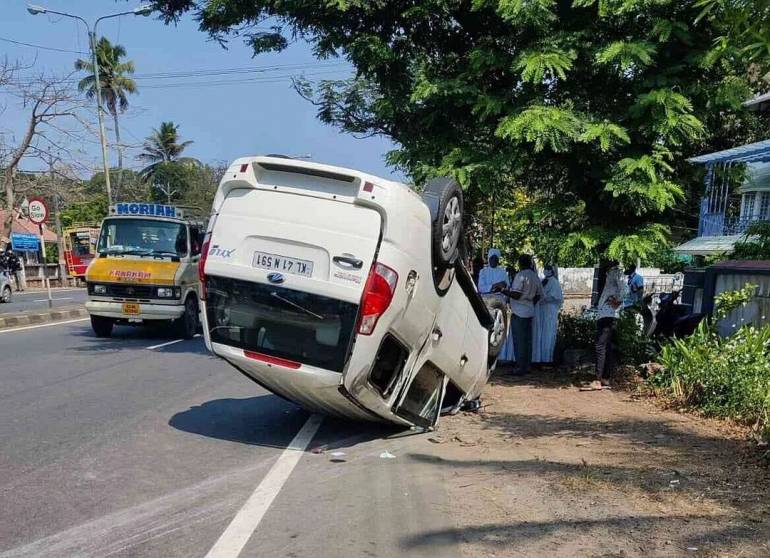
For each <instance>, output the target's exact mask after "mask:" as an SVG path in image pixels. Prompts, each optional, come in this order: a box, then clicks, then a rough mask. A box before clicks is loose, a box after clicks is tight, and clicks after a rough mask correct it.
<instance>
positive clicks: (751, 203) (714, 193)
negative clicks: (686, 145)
mask: <svg viewBox="0 0 770 558" xmlns="http://www.w3.org/2000/svg"><path fill="white" fill-rule="evenodd" d="M688 160H689V162H691V163H695V164H701V165H705V166H706V177H705V180H704V183H705V189H704V195H703V198H702V199H701V205H700V217H699V220H698V236H697V237H696V238H694V239H692V240H690V241H688V242H685V243H684V244H681V245H679V246H677V247H676V248H675V249H674V250H676V251H677V252H679V253H681V254H688V255H691V256H709V255H719V254H724V253H729V252H731V251H732V250H733V248H734V246H735V243H736V242H738V241H739V240H740V239H741V238H743V236H744V235H745V233H746V229H747V227H748V226H749V225H750V224H751V223H753V222H756V221H770V140H765V141H760V142H757V143H751V144H748V145H742V146H740V147H734V148H732V149H726V150H724V151H717V152H716V153H709V154H706V155H699V156H698V157H693V158H691V159H688ZM743 165H745V172H744V173H743V176H744V178H743V180H742V182H741V184H740V186H739V187H738V188H737V189H736V188H735V182H734V180H733V176H734V174H735V173H734V172H731V171H735V170H738V168H739V166H741V167H742V166H743Z"/></svg>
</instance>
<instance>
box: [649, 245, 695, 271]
mask: <svg viewBox="0 0 770 558" xmlns="http://www.w3.org/2000/svg"><path fill="white" fill-rule="evenodd" d="M689 263H690V256H683V255H681V254H679V253H677V252H674V251H673V250H672V249H671V248H665V249H661V250H658V251H657V252H655V253H653V254H651V255H650V256H649V258H648V259H647V260H646V262H645V264H646V265H647V266H649V267H657V268H659V269H660V271H661V273H680V272H682V271H684V268H685V267H687V265H689Z"/></svg>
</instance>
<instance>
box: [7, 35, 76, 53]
mask: <svg viewBox="0 0 770 558" xmlns="http://www.w3.org/2000/svg"><path fill="white" fill-rule="evenodd" d="M0 41H4V42H6V43H12V44H14V45H21V46H25V47H30V48H39V49H41V50H53V51H55V52H68V53H71V54H88V53H87V52H81V51H79V50H69V49H66V48H56V47H49V46H43V45H35V44H32V43H24V42H22V41H14V40H13V39H8V38H6V37H0Z"/></svg>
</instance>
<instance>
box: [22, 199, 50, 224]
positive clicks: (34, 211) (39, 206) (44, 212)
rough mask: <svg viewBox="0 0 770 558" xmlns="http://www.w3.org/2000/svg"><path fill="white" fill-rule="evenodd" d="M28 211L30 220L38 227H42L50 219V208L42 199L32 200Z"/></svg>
mask: <svg viewBox="0 0 770 558" xmlns="http://www.w3.org/2000/svg"><path fill="white" fill-rule="evenodd" d="M27 211H28V212H29V220H30V221H32V222H33V223H35V224H36V225H42V224H43V223H45V220H46V219H47V218H48V206H46V204H45V202H44V201H43V200H41V199H40V198H32V199H31V200H30V201H29V207H28V208H27Z"/></svg>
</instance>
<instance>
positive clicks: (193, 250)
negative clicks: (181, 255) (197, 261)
mask: <svg viewBox="0 0 770 558" xmlns="http://www.w3.org/2000/svg"><path fill="white" fill-rule="evenodd" d="M200 253H201V232H200V230H199V229H198V227H190V255H191V256H197V255H199V254H200Z"/></svg>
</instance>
